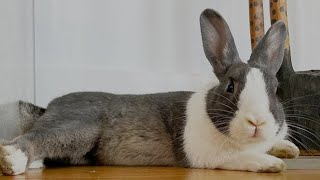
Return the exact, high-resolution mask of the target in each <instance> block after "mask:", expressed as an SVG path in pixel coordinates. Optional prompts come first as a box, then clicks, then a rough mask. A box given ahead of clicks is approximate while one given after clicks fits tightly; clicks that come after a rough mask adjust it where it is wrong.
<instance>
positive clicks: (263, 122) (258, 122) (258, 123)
mask: <svg viewBox="0 0 320 180" xmlns="http://www.w3.org/2000/svg"><path fill="white" fill-rule="evenodd" d="M265 123H266V122H265V121H257V126H261V125H264V124H265Z"/></svg>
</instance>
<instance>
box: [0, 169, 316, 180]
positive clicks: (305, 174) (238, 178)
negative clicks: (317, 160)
mask: <svg viewBox="0 0 320 180" xmlns="http://www.w3.org/2000/svg"><path fill="white" fill-rule="evenodd" d="M44 178H50V179H80V178H81V179H89V178H95V179H141V180H143V179H151V180H153V179H187V180H189V179H197V180H205V179H210V180H212V179H226V180H229V179H230V180H251V179H252V180H257V179H258V180H265V179H272V180H273V179H275V180H282V179H283V180H290V179H293V180H301V179H302V180H303V179H306V180H320V170H287V171H286V172H283V173H251V172H237V171H222V170H207V169H185V168H171V167H101V166H100V167H65V168H48V169H44V170H41V169H38V170H29V171H28V172H27V173H26V174H24V175H19V176H15V178H14V179H44ZM0 179H12V177H7V176H0Z"/></svg>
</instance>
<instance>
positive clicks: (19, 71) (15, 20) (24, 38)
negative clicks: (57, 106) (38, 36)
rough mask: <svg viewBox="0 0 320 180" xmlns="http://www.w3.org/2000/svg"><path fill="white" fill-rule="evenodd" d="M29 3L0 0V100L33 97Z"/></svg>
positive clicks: (30, 7)
mask: <svg viewBox="0 0 320 180" xmlns="http://www.w3.org/2000/svg"><path fill="white" fill-rule="evenodd" d="M32 3H33V2H32V0H25V1H21V0H1V1H0V104H4V103H8V102H12V101H15V100H17V99H23V100H28V101H33V96H34V88H33V87H34V84H33V15H32V14H33V8H32Z"/></svg>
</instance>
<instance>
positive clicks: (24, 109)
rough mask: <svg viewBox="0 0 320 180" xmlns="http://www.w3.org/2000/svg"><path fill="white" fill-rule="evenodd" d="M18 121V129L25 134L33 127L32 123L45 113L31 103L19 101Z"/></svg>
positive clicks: (42, 109)
mask: <svg viewBox="0 0 320 180" xmlns="http://www.w3.org/2000/svg"><path fill="white" fill-rule="evenodd" d="M18 108H19V111H18V112H19V119H20V120H21V121H20V129H21V130H22V133H25V132H27V131H28V130H29V129H30V128H31V127H32V125H33V123H34V121H35V120H36V119H38V118H39V117H40V116H42V115H43V114H44V112H45V109H44V108H42V107H39V106H35V105H33V104H31V103H28V102H24V101H19V102H18Z"/></svg>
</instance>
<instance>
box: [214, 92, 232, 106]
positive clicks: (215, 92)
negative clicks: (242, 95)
mask: <svg viewBox="0 0 320 180" xmlns="http://www.w3.org/2000/svg"><path fill="white" fill-rule="evenodd" d="M212 93H214V94H216V95H218V96H220V97H223V98H224V99H226V100H227V101H229V102H230V103H231V104H232V105H234V106H235V107H236V108H238V107H237V105H236V104H235V103H233V102H232V101H231V100H230V99H228V98H227V97H225V96H223V95H221V94H219V93H216V92H212Z"/></svg>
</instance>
